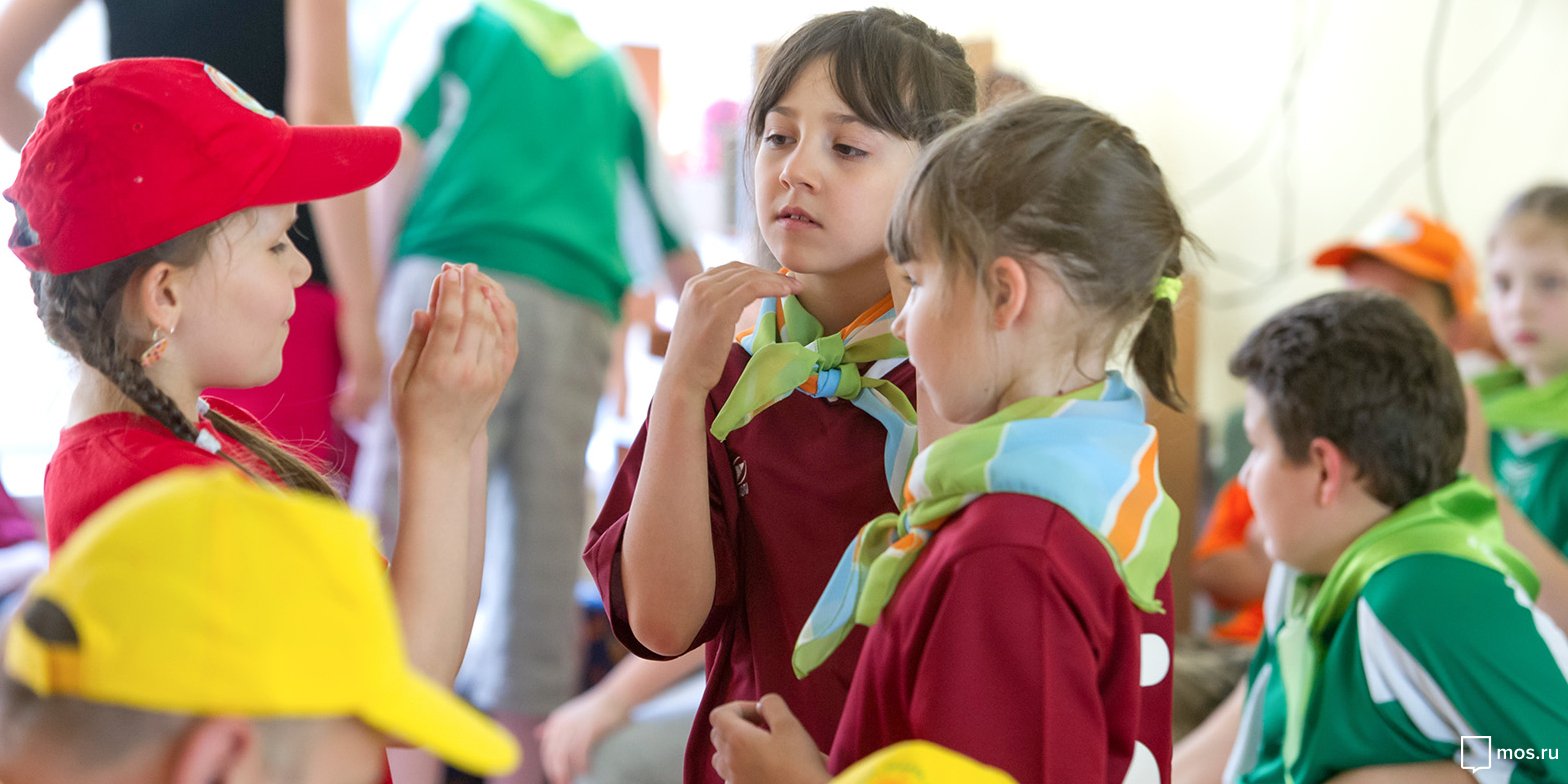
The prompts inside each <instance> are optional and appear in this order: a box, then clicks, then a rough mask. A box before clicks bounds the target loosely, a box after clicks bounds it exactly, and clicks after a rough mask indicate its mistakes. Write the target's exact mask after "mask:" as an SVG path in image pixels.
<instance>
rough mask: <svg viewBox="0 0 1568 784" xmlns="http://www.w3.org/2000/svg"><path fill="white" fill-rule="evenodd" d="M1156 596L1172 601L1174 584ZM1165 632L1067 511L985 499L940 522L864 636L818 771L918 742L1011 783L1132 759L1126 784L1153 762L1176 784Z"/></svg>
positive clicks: (1116, 771) (1081, 774)
mask: <svg viewBox="0 0 1568 784" xmlns="http://www.w3.org/2000/svg"><path fill="white" fill-rule="evenodd" d="M1157 595H1158V596H1159V598H1160V600H1161V601H1163V602H1164V603H1165V606H1166V607H1170V602H1171V589H1170V578H1169V576H1168V575H1167V576H1166V578H1165V579H1164V580H1162V581H1161V582H1160V585H1159V589H1158V592H1157ZM1145 635H1152V636H1154V637H1157V638H1158V639H1159V641H1160V642H1156V641H1155V640H1152V639H1150V640H1147V641H1145V639H1144V637H1145ZM1172 636H1173V623H1172V620H1171V616H1170V615H1169V614H1168V613H1167V614H1163V615H1155V614H1150V613H1145V612H1142V611H1140V610H1139V609H1138V608H1137V607H1136V606H1134V605H1133V603H1132V600H1131V599H1130V598H1128V596H1127V589H1126V588H1125V587H1124V586H1123V583H1122V581H1121V578H1120V577H1118V576H1117V574H1116V568H1115V566H1113V565H1112V563H1111V559H1110V557H1109V556H1108V555H1107V554H1106V551H1105V546H1104V545H1103V544H1101V543H1100V540H1099V539H1097V538H1095V536H1094V535H1093V534H1092V533H1090V532H1089V531H1088V529H1086V528H1084V527H1083V525H1082V524H1080V523H1079V522H1078V521H1077V520H1076V519H1074V518H1073V516H1072V515H1071V514H1069V513H1068V512H1067V511H1066V510H1064V509H1062V508H1061V507H1059V506H1057V505H1056V504H1053V503H1050V502H1049V501H1045V500H1042V499H1039V498H1035V497H1033V496H1026V495H1016V494H1010V493H998V494H990V495H986V496H983V497H981V498H979V499H977V500H976V501H974V502H973V503H971V504H969V505H968V506H966V507H964V509H963V510H961V511H960V512H959V513H958V514H957V515H954V516H953V518H952V519H951V520H949V521H948V522H947V523H946V524H945V525H943V526H942V528H941V529H940V531H939V532H938V533H937V534H936V536H934V537H933V538H932V539H931V543H930V545H928V546H927V548H926V550H925V551H924V552H923V553H921V555H920V558H919V560H918V561H916V562H915V564H914V566H913V567H911V569H910V571H909V573H908V574H906V575H905V576H904V579H903V582H902V583H901V584H900V585H899V586H898V589H897V591H896V592H895V593H894V594H893V599H892V601H891V602H889V604H888V606H887V608H886V609H884V610H883V612H882V617H881V619H880V620H878V621H877V624H876V625H875V626H873V627H872V628H871V633H870V634H869V635H868V636H867V638H866V642H865V648H864V650H863V651H862V653H861V656H860V666H859V668H858V669H857V670H856V671H855V682H854V685H853V686H852V687H851V688H850V693H849V701H848V703H847V704H846V705H845V707H844V719H843V721H842V722H840V723H839V727H838V735H837V737H835V738H834V741H833V749H832V751H831V752H830V755H829V757H830V759H829V764H828V767H829V768H830V769H831V770H833V771H834V772H839V771H842V770H843V769H845V768H847V767H849V766H850V765H851V764H853V763H854V762H855V761H856V760H859V759H861V758H863V757H866V756H869V755H870V754H872V753H873V752H875V751H877V750H879V749H882V748H886V747H887V746H891V745H893V744H894V743H898V742H899V741H905V740H911V739H916V738H918V739H922V740H927V741H930V742H932V743H936V744H938V745H940V746H945V747H947V748H950V749H952V750H954V751H957V752H960V753H962V754H965V755H967V756H969V757H972V758H974V759H976V760H978V761H980V762H983V763H985V764H987V765H992V766H995V767H998V768H1001V769H1002V770H1005V771H1007V772H1008V773H1010V774H1012V775H1013V776H1014V777H1015V778H1017V779H1018V780H1019V781H1026V782H1060V783H1062V784H1096V783H1098V782H1109V783H1110V784H1121V782H1122V781H1124V780H1126V777H1127V773H1128V769H1129V766H1130V765H1132V764H1133V761H1134V757H1135V756H1136V757H1139V758H1140V759H1139V760H1138V763H1137V764H1138V765H1139V770H1140V772H1142V775H1140V776H1138V777H1136V778H1134V779H1132V780H1135V781H1139V782H1152V781H1154V779H1153V778H1152V776H1153V774H1154V771H1155V769H1156V768H1157V769H1158V773H1159V780H1160V781H1170V759H1171V678H1170V651H1171V642H1172ZM1161 642H1163V646H1162V645H1161ZM1146 649H1147V650H1148V653H1149V655H1148V657H1147V658H1148V659H1149V661H1147V662H1145V661H1143V660H1144V658H1145V656H1144V651H1145V650H1146ZM1145 666H1147V667H1148V669H1149V676H1148V677H1147V679H1148V680H1149V681H1151V685H1149V686H1143V685H1141V684H1140V672H1141V670H1142V668H1144V667H1145ZM1156 678H1157V680H1156ZM1135 744H1142V745H1143V746H1144V747H1146V749H1147V751H1141V750H1140V751H1135V748H1136V747H1135Z"/></svg>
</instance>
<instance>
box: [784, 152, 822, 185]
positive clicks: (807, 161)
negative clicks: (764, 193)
mask: <svg viewBox="0 0 1568 784" xmlns="http://www.w3.org/2000/svg"><path fill="white" fill-rule="evenodd" d="M811 158H812V156H811V152H810V150H809V149H808V148H807V147H806V145H804V144H797V145H795V149H794V150H793V151H791V152H790V154H789V157H788V158H785V159H784V168H783V169H781V170H779V182H780V183H782V184H783V185H784V186H785V187H789V188H798V187H806V188H812V189H815V188H816V187H817V186H818V185H819V184H820V183H821V177H820V172H819V171H818V167H817V164H816V162H815V161H813V160H812V159H811Z"/></svg>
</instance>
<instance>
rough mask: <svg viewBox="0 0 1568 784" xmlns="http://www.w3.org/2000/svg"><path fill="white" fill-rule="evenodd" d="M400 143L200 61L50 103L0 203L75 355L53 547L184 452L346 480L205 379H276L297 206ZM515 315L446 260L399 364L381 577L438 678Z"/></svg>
mask: <svg viewBox="0 0 1568 784" xmlns="http://www.w3.org/2000/svg"><path fill="white" fill-rule="evenodd" d="M397 151H398V133H397V131H396V130H395V129H392V128H357V127H303V126H301V127H294V126H290V125H289V124H288V123H286V122H284V121H283V119H282V118H280V117H277V116H275V115H274V114H273V113H272V112H270V111H268V110H267V109H265V108H263V107H262V106H261V105H260V104H258V103H256V101H255V100H253V99H252V98H251V97H250V96H249V95H247V94H246V93H245V92H244V91H243V90H241V89H240V88H239V87H238V86H236V85H235V84H234V83H233V82H231V81H229V80H228V79H227V78H226V77H224V76H223V74H221V73H219V72H217V71H216V70H215V69H213V68H212V67H210V66H204V65H203V64H201V63H199V62H195V61H192V60H178V59H127V60H116V61H113V62H110V63H108V64H106V65H102V66H99V67H97V68H94V69H91V70H89V71H86V72H84V73H81V74H79V75H77V76H76V78H75V80H74V82H73V84H72V85H71V86H70V87H68V88H66V89H65V90H64V91H62V92H61V93H60V94H59V95H57V96H55V98H54V99H53V100H51V101H50V102H49V106H48V108H47V110H46V111H45V114H44V117H43V120H42V121H41V122H40V123H39V124H38V127H37V129H36V130H35V131H34V133H33V135H32V136H31V137H30V139H29V140H28V143H27V145H26V147H25V148H24V149H23V151H22V159H21V166H20V169H19V172H18V174H17V179H16V182H15V184H13V185H12V186H11V188H9V189H7V190H6V191H5V197H6V199H7V200H8V201H9V202H11V203H12V204H13V205H14V206H15V208H16V213H17V221H16V229H15V231H14V233H13V234H12V236H11V239H10V243H9V244H10V247H11V249H12V250H13V251H14V252H15V253H16V254H17V256H18V257H20V258H21V259H22V261H23V263H25V264H26V265H27V267H28V269H30V270H32V273H33V275H32V284H33V290H34V292H35V299H36V302H37V306H38V315H39V318H40V319H41V320H42V321H43V324H44V329H45V331H46V332H47V333H48V335H49V338H50V339H51V340H52V341H54V342H55V343H56V344H58V345H59V346H60V347H61V348H63V349H65V350H66V351H68V352H70V353H71V354H72V355H73V356H75V357H76V358H77V359H78V360H80V361H81V363H82V367H81V378H80V380H79V381H78V383H77V386H76V390H75V392H74V394H73V397H72V400H71V406H70V414H69V423H68V426H67V427H66V428H65V429H64V430H63V431H62V432H61V434H60V445H59V447H58V449H57V450H56V452H55V454H54V457H53V459H52V460H51V461H50V464H49V468H48V471H47V473H46V474H45V478H44V506H45V518H46V520H45V522H46V528H47V532H48V538H49V544H50V547H51V548H57V547H59V545H60V544H61V542H63V541H64V540H65V539H66V538H67V537H69V536H70V535H71V534H72V532H73V531H75V530H76V529H77V527H78V526H80V525H81V524H82V522H83V521H84V520H85V519H86V518H87V517H88V516H89V515H90V514H91V513H92V512H93V511H95V510H96V509H97V508H98V507H100V506H102V505H103V504H105V503H106V502H108V501H109V500H110V499H112V498H114V497H115V496H117V495H118V494H120V493H121V492H122V491H124V490H125V489H127V488H129V487H131V486H132V485H135V484H137V483H138V482H140V481H142V480H144V479H147V478H149V477H151V476H154V475H157V474H160V473H163V472H165V471H168V470H170V469H173V468H177V467H180V466H187V465H209V464H227V465H231V466H233V467H235V468H237V469H238V470H240V471H243V472H245V473H246V474H248V475H250V476H252V477H254V478H256V479H257V480H260V481H266V482H272V483H277V484H280V485H285V486H288V487H293V488H302V489H306V490H313V491H315V492H319V493H321V494H323V495H334V492H333V489H332V487H331V485H329V484H328V483H327V481H326V480H325V479H324V478H323V477H322V476H321V475H320V474H319V473H318V472H317V471H316V470H315V469H314V468H313V467H312V466H311V465H310V464H309V463H307V462H305V461H304V460H302V459H300V458H299V457H298V456H296V455H295V454H293V453H291V452H290V451H289V450H287V449H285V448H283V447H281V446H280V445H278V444H277V443H275V442H274V441H273V440H272V439H271V438H270V437H269V436H268V434H267V433H266V432H265V430H264V429H263V428H262V427H261V426H260V424H259V423H258V422H257V421H256V419H255V418H254V417H253V416H251V414H249V413H248V412H246V411H243V410H241V409H239V408H237V407H234V406H232V405H227V404H224V403H222V402H221V401H217V400H212V401H208V400H204V399H203V398H202V396H201V394H200V393H201V390H204V389H208V388H211V387H238V388H244V387H253V386H257V385H260V384H265V383H267V382H268V381H270V380H271V379H272V378H274V377H275V376H276V375H277V374H278V372H279V370H280V368H281V365H282V357H281V353H282V346H283V341H284V338H285V337H286V336H287V334H288V319H289V316H290V315H291V314H292V313H293V311H294V289H295V288H296V287H298V286H299V285H300V284H302V283H303V282H304V281H305V278H306V276H307V275H308V273H309V268H308V265H307V264H306V262H305V259H304V258H303V257H302V256H301V255H300V254H299V252H298V251H297V250H296V249H295V248H294V245H293V243H292V242H290V240H289V237H288V232H289V228H290V226H291V225H292V223H293V221H294V216H295V208H296V205H297V204H298V203H299V202H305V201H311V200H315V199H322V198H329V197H332V196H337V195H341V194H345V193H349V192H352V191H356V190H359V189H361V188H364V187H366V186H368V185H370V184H371V183H373V182H375V181H377V180H379V179H381V178H382V177H383V176H385V175H386V173H387V172H388V171H389V170H390V169H391V167H392V164H393V162H394V161H395V159H396V157H397ZM515 327H516V315H515V313H514V311H513V309H512V305H511V303H510V301H508V300H507V299H506V297H505V296H504V295H503V294H501V293H500V289H499V288H498V287H496V286H495V285H493V284H492V283H491V282H490V281H489V280H488V279H487V278H485V276H483V275H481V274H480V273H479V272H478V271H477V270H476V269H474V268H472V267H469V268H466V269H460V268H457V267H455V266H453V267H448V268H446V269H445V270H443V271H442V273H441V275H440V276H439V278H438V279H437V280H436V281H435V284H434V285H433V287H432V290H431V298H430V306H429V309H428V310H422V311H419V312H416V313H414V314H413V325H412V327H411V328H410V330H409V336H408V343H407V346H406V348H405V350H404V352H403V355H402V357H401V358H400V359H399V361H398V363H397V366H396V367H395V368H394V370H393V374H392V376H393V378H392V396H393V397H392V400H393V406H394V409H395V411H396V412H397V423H398V436H399V438H400V440H401V441H402V443H403V445H404V450H403V455H404V457H403V461H404V462H403V473H402V476H403V487H402V499H403V519H404V520H405V524H404V529H403V531H404V532H403V535H402V536H400V537H399V540H398V545H397V550H396V552H395V553H394V554H393V557H392V560H391V579H392V582H393V585H394V587H395V589H396V593H397V597H398V600H399V602H400V610H401V614H402V618H403V622H404V625H405V627H406V629H407V630H408V634H409V651H410V656H411V658H412V660H413V661H414V663H415V664H416V665H418V666H419V667H420V668H421V669H423V670H424V671H425V672H427V673H428V674H430V675H431V676H432V677H435V678H437V679H440V680H445V681H450V679H451V677H452V676H453V675H454V674H455V673H456V670H457V666H458V663H459V661H460V659H461V655H462V651H463V647H464V643H465V642H466V640H467V639H468V627H469V624H470V623H471V621H472V618H473V609H474V603H475V601H476V599H477V597H478V592H479V567H480V562H481V558H482V551H483V547H484V545H483V531H484V528H483V525H484V523H483V520H484V516H483V508H482V507H483V498H484V495H483V487H484V475H483V473H482V471H479V470H477V469H476V468H475V466H481V465H483V462H482V461H483V457H484V444H483V443H482V441H483V434H484V424H485V420H486V418H487V417H488V416H489V414H490V411H491V409H492V408H493V406H494V405H495V401H496V399H497V396H498V395H499V393H500V390H501V385H502V382H503V381H504V380H505V379H506V377H507V374H508V373H509V372H510V370H511V367H512V364H513V363H514V362H515V359H516V354H517V345H516V337H515ZM240 622H243V619H241V620H240Z"/></svg>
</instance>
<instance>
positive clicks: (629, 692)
mask: <svg viewBox="0 0 1568 784" xmlns="http://www.w3.org/2000/svg"><path fill="white" fill-rule="evenodd" d="M702 657H703V652H702V649H701V648H698V649H697V650H693V651H688V652H687V653H686V654H685V655H682V656H680V657H679V658H675V659H670V660H669V661H649V660H647V659H639V658H637V657H635V656H628V657H626V658H624V659H622V660H621V662H620V663H619V664H617V665H615V667H614V668H613V669H611V670H610V672H609V674H608V675H605V676H604V680H602V681H599V683H598V685H596V686H594V687H593V691H595V692H597V693H598V694H599V695H600V696H601V697H603V698H605V699H609V700H612V701H614V702H615V704H617V705H621V706H624V707H625V708H626V709H628V710H630V709H631V708H633V707H635V706H637V705H640V704H642V703H644V702H646V701H647V700H649V699H650V698H652V697H653V696H654V695H656V694H658V693H659V692H662V691H664V690H665V689H667V688H669V687H670V686H671V685H673V684H675V683H676V682H678V681H680V680H682V679H684V678H686V677H687V676H688V675H691V674H692V673H694V672H697V671H698V670H701V669H702V661H703V658H702Z"/></svg>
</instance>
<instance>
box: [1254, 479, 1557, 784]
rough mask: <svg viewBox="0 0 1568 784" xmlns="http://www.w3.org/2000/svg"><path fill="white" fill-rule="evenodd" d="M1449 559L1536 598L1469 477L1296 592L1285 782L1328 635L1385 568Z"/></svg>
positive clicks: (1282, 640)
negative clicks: (1431, 557) (1418, 559)
mask: <svg viewBox="0 0 1568 784" xmlns="http://www.w3.org/2000/svg"><path fill="white" fill-rule="evenodd" d="M1428 553H1431V554H1439V555H1448V556H1452V557H1454V558H1462V559H1464V560H1466V561H1470V562H1472V563H1476V564H1480V565H1481V566H1485V567H1487V568H1490V569H1495V570H1496V571H1498V572H1499V573H1501V574H1503V575H1504V576H1506V577H1508V578H1510V579H1512V580H1513V581H1514V582H1517V583H1518V584H1519V585H1521V586H1522V587H1523V588H1524V589H1525V591H1526V592H1528V593H1529V594H1530V596H1531V597H1532V598H1533V597H1534V596H1535V595H1536V593H1537V592H1538V591H1539V590H1540V582H1539V581H1538V580H1537V579H1536V576H1535V572H1534V571H1533V570H1531V568H1530V565H1529V563H1528V562H1527V561H1525V560H1524V556H1522V555H1520V554H1519V553H1518V552H1517V551H1515V550H1514V549H1513V548H1512V547H1510V546H1509V545H1508V544H1507V542H1505V541H1504V540H1503V524H1502V521H1501V520H1499V519H1498V517H1497V499H1496V497H1495V496H1493V495H1492V493H1491V491H1490V490H1487V489H1486V488H1485V487H1483V486H1482V485H1481V484H1480V483H1479V482H1477V481H1475V480H1474V479H1472V478H1470V477H1468V476H1466V477H1462V478H1461V479H1459V480H1458V481H1456V482H1454V483H1453V484H1451V485H1448V486H1447V487H1444V488H1442V489H1439V490H1438V491H1436V492H1434V493H1431V494H1429V495H1426V496H1422V497H1421V498H1418V499H1416V500H1415V501H1412V502H1410V503H1409V504H1407V505H1405V506H1404V507H1402V508H1400V509H1399V510H1397V511H1395V512H1394V513H1393V514H1392V515H1390V516H1389V517H1388V518H1387V519H1385V520H1383V521H1382V522H1380V523H1378V524H1377V525H1375V526H1373V527H1372V528H1371V529H1370V530H1368V531H1367V532H1366V533H1364V534H1362V535H1361V536H1360V537H1358V538H1357V539H1356V540H1355V541H1354V542H1351V544H1350V547H1348V548H1346V549H1345V552H1344V553H1343V554H1342V555H1340V556H1339V559H1338V560H1336V561H1335V562H1334V566H1333V568H1332V569H1330V570H1329V573H1328V575H1327V576H1324V577H1318V576H1315V575H1302V576H1300V577H1298V578H1296V583H1295V585H1294V586H1292V590H1291V595H1290V602H1289V604H1288V606H1287V609H1286V613H1285V622H1284V624H1282V625H1281V627H1280V630H1279V632H1278V633H1277V634H1275V637H1274V645H1275V649H1276V652H1277V653H1278V657H1279V667H1280V679H1281V685H1282V686H1283V687H1284V690H1285V739H1284V748H1283V749H1282V753H1283V756H1284V768H1285V777H1286V781H1287V782H1289V781H1293V780H1294V779H1293V774H1292V768H1293V767H1294V765H1295V762H1296V759H1297V758H1298V757H1299V756H1300V754H1301V743H1302V736H1303V734H1304V732H1305V730H1306V718H1307V703H1308V701H1309V700H1310V699H1311V697H1312V689H1313V686H1314V684H1315V682H1316V680H1317V673H1318V668H1319V667H1320V666H1321V664H1322V661H1323V653H1324V646H1325V644H1326V642H1327V639H1326V635H1327V634H1328V632H1329V631H1330V630H1331V629H1333V628H1334V627H1335V626H1336V625H1337V623H1338V622H1339V620H1340V619H1341V618H1342V617H1343V616H1344V615H1345V613H1346V612H1347V611H1348V610H1349V609H1350V606H1351V604H1352V603H1354V602H1355V600H1356V598H1357V597H1358V596H1360V595H1361V592H1362V590H1363V589H1365V588H1366V585H1367V581H1368V580H1371V579H1372V576H1373V575H1375V574H1377V573H1378V571H1380V570H1381V569H1382V568H1383V567H1385V566H1388V565H1389V564H1391V563H1394V562H1395V561H1398V560H1399V559H1401V558H1405V557H1408V556H1412V555H1422V554H1428Z"/></svg>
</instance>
